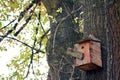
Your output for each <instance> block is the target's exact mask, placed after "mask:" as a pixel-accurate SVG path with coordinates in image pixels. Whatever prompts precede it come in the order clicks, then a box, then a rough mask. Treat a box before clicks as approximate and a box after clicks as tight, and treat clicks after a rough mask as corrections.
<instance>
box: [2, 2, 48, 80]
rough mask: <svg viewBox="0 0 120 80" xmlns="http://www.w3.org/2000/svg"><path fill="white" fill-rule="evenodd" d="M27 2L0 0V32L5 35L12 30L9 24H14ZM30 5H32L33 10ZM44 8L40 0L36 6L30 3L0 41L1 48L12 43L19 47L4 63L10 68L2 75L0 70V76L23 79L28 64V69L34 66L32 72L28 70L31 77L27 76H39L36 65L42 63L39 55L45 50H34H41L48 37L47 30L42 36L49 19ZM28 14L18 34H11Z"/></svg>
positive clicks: (6, 78) (7, 79) (9, 79)
mask: <svg viewBox="0 0 120 80" xmlns="http://www.w3.org/2000/svg"><path fill="white" fill-rule="evenodd" d="M30 3H31V0H3V1H2V0H0V12H1V13H0V17H1V18H0V36H1V35H2V36H3V35H6V34H7V33H8V31H9V30H13V26H14V25H15V24H16V22H17V20H18V18H19V16H20V13H21V12H22V11H24V10H25V9H26V8H28V5H29V4H30ZM34 7H36V8H35V10H34ZM33 10H34V11H33ZM30 11H31V12H30ZM32 11H33V12H32ZM46 12H47V11H46V9H45V7H44V5H43V4H42V3H41V5H38V4H37V6H35V4H34V5H33V7H32V8H30V9H29V10H28V11H27V12H26V13H25V15H24V17H23V18H22V19H21V20H20V21H18V26H17V27H16V29H15V30H13V31H12V32H11V33H10V34H9V35H8V36H7V37H6V38H5V39H4V40H3V41H1V42H0V44H1V45H0V51H1V52H2V51H4V50H9V48H15V47H19V49H20V52H19V53H17V56H15V57H14V58H12V60H11V61H10V62H9V63H7V67H8V68H9V70H10V73H9V75H8V76H5V75H1V74H0V80H2V79H3V80H23V79H24V78H25V77H26V75H27V72H28V67H29V65H30V64H31V66H30V71H33V70H34V72H31V73H30V74H31V75H34V78H33V77H30V76H29V75H28V76H27V77H28V78H27V79H28V80H31V79H32V80H33V79H37V78H39V77H40V78H43V75H42V74H43V73H42V72H41V70H40V69H39V65H41V66H43V64H41V63H43V61H40V59H41V58H44V56H45V53H42V52H38V53H36V50H41V51H44V52H45V45H46V42H47V40H48V38H49V36H48V33H47V34H46V35H45V36H43V35H44V34H45V33H46V31H47V30H48V29H49V19H48V15H47V13H46ZM31 14H32V17H31V19H30V21H29V23H28V24H27V25H26V26H25V27H24V29H23V30H22V31H21V32H20V33H19V34H18V36H16V37H15V36H14V34H15V33H16V32H17V31H18V30H19V29H20V28H21V26H23V25H24V24H25V23H26V21H27V19H28V17H29V16H30V15H31ZM13 20H15V21H13ZM12 21H13V22H12ZM9 23H10V24H9ZM8 24H9V25H8ZM6 25H7V26H6ZM37 29H38V30H37ZM10 54H12V53H10ZM32 54H34V55H33V56H32V57H33V59H32V63H31V55H32ZM0 58H1V57H0ZM32 66H33V67H32ZM45 75H46V74H45ZM43 79H44V78H43Z"/></svg>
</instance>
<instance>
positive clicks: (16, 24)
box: [0, 0, 120, 80]
mask: <svg viewBox="0 0 120 80" xmlns="http://www.w3.org/2000/svg"><path fill="white" fill-rule="evenodd" d="M5 2H7V3H5ZM21 2H22V1H21ZM21 2H20V1H17V2H16V1H14V0H7V1H1V2H0V3H1V5H0V6H1V7H2V8H1V12H2V13H1V14H0V16H1V22H0V27H1V28H0V32H1V35H0V42H4V41H7V42H9V43H10V44H13V42H14V41H17V42H19V43H22V45H23V44H24V45H25V46H22V45H20V46H22V48H21V54H20V57H16V58H15V59H14V60H13V61H12V63H11V65H12V66H14V67H15V68H14V69H15V70H14V72H13V74H12V75H10V79H26V78H27V77H30V76H29V74H30V72H31V71H30V70H32V73H33V74H34V75H35V79H38V80H39V79H40V78H39V77H38V76H40V71H39V69H35V70H34V67H35V66H33V63H34V64H39V65H41V64H40V63H36V61H39V59H40V57H41V55H42V53H44V52H45V50H44V48H45V46H44V45H45V44H46V41H47V46H46V53H47V54H46V55H47V61H48V65H49V67H50V70H49V73H48V80H119V76H120V75H119V73H120V69H119V52H120V51H119V50H120V49H119V47H120V43H119V41H120V37H119V34H120V28H119V26H120V22H119V21H120V20H119V18H120V7H119V5H120V1H119V0H97V1H96V0H32V1H23V2H22V3H21ZM13 4H14V5H13ZM18 4H19V5H18ZM43 4H44V5H45V7H46V9H47V12H46V10H45V8H44V7H43ZM23 5H24V6H23ZM41 5H42V7H41ZM43 9H44V10H43ZM10 12H13V13H14V12H17V13H18V15H17V16H16V15H13V16H11V13H10ZM8 13H9V14H10V17H9V14H8ZM19 13H20V14H19ZM46 13H48V15H47V14H46ZM6 16H7V17H6ZM11 17H12V18H14V19H12V20H11ZM48 17H49V19H48ZM7 20H10V21H11V22H10V23H9V24H8V25H6V26H2V24H3V23H2V22H3V21H7ZM49 21H50V29H48V28H45V27H43V24H44V23H46V22H49ZM21 23H23V24H21ZM28 23H29V24H28ZM34 23H36V24H34ZM27 25H28V26H27ZM8 26H9V27H8ZM49 31H50V36H49ZM26 32H27V33H29V35H31V37H29V39H26V35H27V34H26ZM31 33H32V34H31ZM89 34H93V35H95V37H97V38H98V39H100V40H101V45H102V47H101V50H102V61H103V68H102V69H99V70H94V71H82V70H79V69H77V68H75V67H74V66H73V57H71V56H68V55H66V50H67V48H68V47H72V48H73V45H74V44H75V43H76V42H77V41H78V40H79V39H81V38H82V37H86V36H88V35H89ZM23 35H24V36H23ZM15 36H16V37H15ZM29 40H30V41H29ZM17 42H16V43H17ZM29 42H30V43H29ZM4 48H5V46H3V45H2V46H1V48H0V49H1V50H3V49H4ZM23 48H24V50H23ZM21 61H22V63H21ZM19 63H20V64H19ZM11 65H8V66H11ZM26 67H27V68H26ZM26 69H27V71H26ZM8 78H9V77H8ZM31 79H32V78H31Z"/></svg>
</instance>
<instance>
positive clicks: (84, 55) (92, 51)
mask: <svg viewBox="0 0 120 80" xmlns="http://www.w3.org/2000/svg"><path fill="white" fill-rule="evenodd" d="M67 54H69V55H72V56H73V57H75V58H74V66H75V67H78V68H79V69H81V70H85V71H88V70H94V69H98V68H100V67H102V60H101V44H100V40H98V39H97V38H95V37H94V36H93V35H90V36H89V37H87V38H84V39H82V40H80V41H78V42H77V43H76V44H75V45H74V48H73V49H71V48H68V50H67Z"/></svg>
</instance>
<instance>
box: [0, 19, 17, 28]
mask: <svg viewBox="0 0 120 80" xmlns="http://www.w3.org/2000/svg"><path fill="white" fill-rule="evenodd" d="M15 20H16V19H14V20H12V21H10V22H9V23H8V24H7V25H5V26H3V27H2V28H1V29H4V28H6V27H7V26H9V25H10V24H12V23H13V22H14V21H15Z"/></svg>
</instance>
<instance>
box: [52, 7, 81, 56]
mask: <svg viewBox="0 0 120 80" xmlns="http://www.w3.org/2000/svg"><path fill="white" fill-rule="evenodd" d="M81 8H82V6H81V7H80V8H78V9H77V10H75V11H72V12H71V13H70V14H69V15H67V16H66V17H64V18H62V19H61V20H60V22H59V23H58V25H57V27H56V29H55V33H54V37H53V51H52V52H53V54H55V53H54V52H55V50H54V48H55V38H56V34H57V31H58V28H59V27H60V25H61V23H62V22H64V21H65V20H66V19H67V18H68V17H70V16H71V15H72V14H74V13H76V12H78V11H80V10H81Z"/></svg>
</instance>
